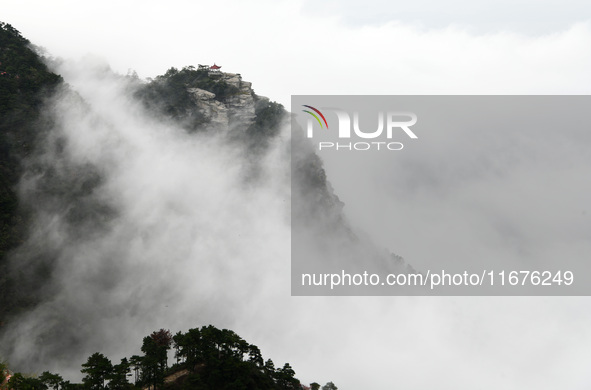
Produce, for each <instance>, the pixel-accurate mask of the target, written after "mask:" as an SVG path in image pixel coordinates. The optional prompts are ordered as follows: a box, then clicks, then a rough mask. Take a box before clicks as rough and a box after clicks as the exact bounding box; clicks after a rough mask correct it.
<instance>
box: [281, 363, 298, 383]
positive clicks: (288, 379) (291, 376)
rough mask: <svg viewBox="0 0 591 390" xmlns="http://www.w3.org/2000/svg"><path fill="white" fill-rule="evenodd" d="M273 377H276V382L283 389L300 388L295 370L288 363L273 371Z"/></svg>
mask: <svg viewBox="0 0 591 390" xmlns="http://www.w3.org/2000/svg"><path fill="white" fill-rule="evenodd" d="M275 378H277V384H278V385H279V386H281V387H282V388H284V389H299V388H301V385H300V381H299V380H297V379H296V378H295V371H294V370H293V368H291V366H290V365H289V363H285V365H284V366H283V367H282V368H281V369H279V370H277V371H276V372H275Z"/></svg>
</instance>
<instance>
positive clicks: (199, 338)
mask: <svg viewBox="0 0 591 390" xmlns="http://www.w3.org/2000/svg"><path fill="white" fill-rule="evenodd" d="M172 348H174V356H175V359H176V363H175V364H174V365H172V366H171V367H169V365H168V351H169V350H171V349H172ZM141 350H142V352H143V355H142V356H138V355H134V356H132V357H131V358H129V359H127V358H123V359H122V360H121V363H120V364H116V365H113V364H112V363H111V361H110V360H109V359H108V358H107V357H106V356H105V355H103V354H101V353H98V352H97V353H94V354H92V355H91V356H90V357H89V358H88V360H87V361H86V363H84V364H82V370H81V372H82V373H83V374H85V376H84V378H83V379H82V383H79V384H76V383H74V384H73V383H69V382H68V381H64V380H63V378H62V377H61V376H60V375H58V374H52V373H50V372H47V371H46V372H44V373H43V374H41V375H40V376H39V377H27V376H25V375H23V374H20V373H15V374H14V375H13V376H12V378H11V379H10V381H9V382H8V385H7V388H8V389H9V390H37V389H39V390H48V389H52V390H68V389H88V390H105V389H110V390H124V389H128V390H134V389H182V390H184V389H187V390H188V389H196V390H209V389H211V390H213V389H216V390H226V389H227V390H251V389H252V390H255V389H256V390H288V389H302V388H305V386H302V385H301V383H300V381H299V380H298V379H297V378H296V377H295V371H294V370H293V368H292V367H291V365H290V364H289V363H285V364H284V365H283V366H282V367H281V368H275V365H274V363H273V361H272V360H271V359H267V361H266V362H264V363H263V357H262V355H261V351H260V350H259V348H258V347H257V346H256V345H253V344H249V343H248V342H246V341H245V340H243V339H242V338H241V337H240V336H238V335H237V334H236V333H234V332H233V331H231V330H228V329H218V328H216V327H214V326H212V325H209V326H203V327H201V328H194V329H190V330H189V331H187V332H186V333H182V332H178V333H176V334H175V335H174V336H172V334H171V333H170V331H168V330H165V329H160V330H158V331H155V332H153V333H152V334H150V335H149V336H146V337H144V339H143V343H142V347H141ZM132 372H133V373H132ZM132 382H133V383H132ZM0 383H1V382H0ZM311 388H312V389H316V390H318V389H319V388H320V385H318V384H317V383H312V384H311ZM322 389H323V390H337V387H336V386H334V384H333V383H332V382H329V383H327V384H326V385H325V386H323V387H322Z"/></svg>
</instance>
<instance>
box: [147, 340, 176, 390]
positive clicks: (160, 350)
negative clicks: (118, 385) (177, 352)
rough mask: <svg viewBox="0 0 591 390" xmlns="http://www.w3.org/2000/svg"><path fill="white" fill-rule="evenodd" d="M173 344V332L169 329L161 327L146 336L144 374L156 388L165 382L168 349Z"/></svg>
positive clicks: (148, 381)
mask: <svg viewBox="0 0 591 390" xmlns="http://www.w3.org/2000/svg"><path fill="white" fill-rule="evenodd" d="M171 344H172V334H171V333H170V331H169V330H165V329H160V330H158V331H156V332H153V333H152V334H151V335H150V336H147V337H144V342H143V343H142V352H143V353H144V357H143V358H142V375H143V377H144V378H143V379H145V380H146V381H147V383H150V384H151V385H153V386H154V389H156V388H158V387H159V386H160V385H162V384H163V383H164V372H165V371H166V368H167V366H168V365H167V361H168V350H169V349H170V346H171Z"/></svg>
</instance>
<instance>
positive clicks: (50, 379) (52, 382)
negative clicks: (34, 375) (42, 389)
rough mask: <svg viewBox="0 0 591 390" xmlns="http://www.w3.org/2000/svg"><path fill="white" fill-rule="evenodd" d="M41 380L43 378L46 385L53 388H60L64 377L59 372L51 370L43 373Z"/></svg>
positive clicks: (42, 380) (56, 389) (54, 389)
mask: <svg viewBox="0 0 591 390" xmlns="http://www.w3.org/2000/svg"><path fill="white" fill-rule="evenodd" d="M39 380H41V382H43V384H44V385H45V386H47V387H51V388H52V389H53V390H58V389H59V387H60V384H61V383H62V382H63V381H64V378H62V377H61V376H60V375H58V374H52V373H51V372H49V371H45V372H43V374H41V376H40V377H39Z"/></svg>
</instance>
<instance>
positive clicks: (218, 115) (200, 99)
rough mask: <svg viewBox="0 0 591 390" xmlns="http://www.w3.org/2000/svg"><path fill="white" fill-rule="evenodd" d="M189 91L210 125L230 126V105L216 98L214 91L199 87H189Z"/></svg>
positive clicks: (220, 127) (217, 126) (224, 127)
mask: <svg viewBox="0 0 591 390" xmlns="http://www.w3.org/2000/svg"><path fill="white" fill-rule="evenodd" d="M187 91H188V92H189V93H191V94H192V95H193V99H194V100H195V105H196V107H197V111H198V112H199V114H200V115H202V116H203V118H204V119H205V121H206V122H208V125H209V126H211V127H213V128H216V129H227V128H229V122H230V120H229V117H228V107H227V106H226V105H224V104H223V103H222V102H220V101H217V100H215V94H214V93H213V92H209V91H206V90H204V89H199V88H188V89H187Z"/></svg>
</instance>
